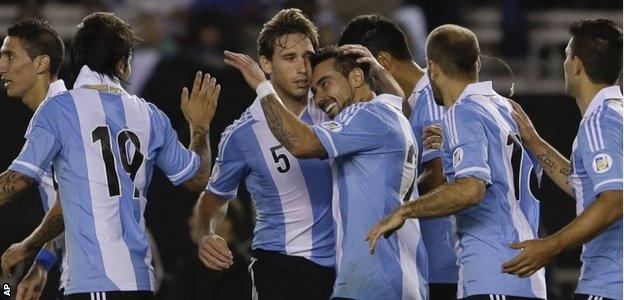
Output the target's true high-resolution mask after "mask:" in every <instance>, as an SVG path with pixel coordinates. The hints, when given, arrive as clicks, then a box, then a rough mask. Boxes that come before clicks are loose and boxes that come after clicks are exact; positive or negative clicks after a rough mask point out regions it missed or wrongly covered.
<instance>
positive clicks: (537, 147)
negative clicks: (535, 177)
mask: <svg viewBox="0 0 624 300" xmlns="http://www.w3.org/2000/svg"><path fill="white" fill-rule="evenodd" d="M527 148H528V149H529V151H531V152H532V153H533V154H534V155H535V156H536V157H537V159H538V160H539V162H540V164H541V165H542V168H544V171H545V172H546V174H547V175H548V177H550V179H551V180H552V181H553V182H555V184H557V186H559V188H560V189H562V190H563V191H565V192H566V193H567V194H568V195H570V196H572V197H574V194H573V191H572V188H571V187H570V175H572V164H571V163H570V161H569V160H567V159H566V158H565V157H564V156H563V155H561V153H559V152H558V151H557V150H556V149H555V148H554V147H553V146H551V145H549V144H548V143H547V142H546V141H544V140H543V139H541V138H539V139H537V140H535V141H534V142H532V143H531V144H530V145H529V144H527Z"/></svg>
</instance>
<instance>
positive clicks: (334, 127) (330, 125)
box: [322, 121, 342, 132]
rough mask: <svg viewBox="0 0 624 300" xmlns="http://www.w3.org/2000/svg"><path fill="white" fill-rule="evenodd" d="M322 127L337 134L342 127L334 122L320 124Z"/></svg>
mask: <svg viewBox="0 0 624 300" xmlns="http://www.w3.org/2000/svg"><path fill="white" fill-rule="evenodd" d="M322 125H323V127H325V128H327V129H329V130H331V131H333V132H339V131H340V130H342V125H340V123H338V122H336V121H329V122H325V123H323V124H322Z"/></svg>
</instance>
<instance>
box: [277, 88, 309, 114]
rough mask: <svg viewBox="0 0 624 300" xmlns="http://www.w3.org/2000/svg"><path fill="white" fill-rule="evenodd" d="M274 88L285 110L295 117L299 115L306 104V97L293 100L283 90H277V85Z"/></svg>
mask: <svg viewBox="0 0 624 300" xmlns="http://www.w3.org/2000/svg"><path fill="white" fill-rule="evenodd" d="M274 87H275V92H276V93H277V96H278V97H279V98H280V99H281V100H282V103H284V106H286V109H288V110H289V111H290V112H292V113H293V114H295V115H297V116H299V115H301V112H302V111H303V110H304V109H305V107H306V105H307V104H308V101H306V100H307V97H308V96H307V95H304V96H303V97H301V98H294V97H292V96H291V95H289V94H288V93H286V92H285V91H284V90H283V89H281V88H279V87H278V86H277V85H274Z"/></svg>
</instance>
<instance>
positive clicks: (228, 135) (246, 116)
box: [219, 109, 258, 148]
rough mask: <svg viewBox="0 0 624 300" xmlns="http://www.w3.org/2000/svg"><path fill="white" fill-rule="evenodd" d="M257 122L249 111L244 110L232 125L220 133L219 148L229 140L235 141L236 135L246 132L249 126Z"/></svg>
mask: <svg viewBox="0 0 624 300" xmlns="http://www.w3.org/2000/svg"><path fill="white" fill-rule="evenodd" d="M256 122H258V120H256V119H255V118H254V117H253V115H252V113H251V110H250V109H247V110H245V111H244V112H243V113H242V114H241V116H240V117H239V118H238V119H236V120H234V122H232V124H230V125H228V126H227V127H226V128H225V129H224V130H223V132H222V133H221V140H220V142H219V148H222V147H223V146H224V145H226V144H228V142H229V141H230V140H231V139H233V138H234V139H236V138H237V136H238V135H240V134H241V133H243V132H246V129H249V128H250V127H251V125H253V124H254V123H256Z"/></svg>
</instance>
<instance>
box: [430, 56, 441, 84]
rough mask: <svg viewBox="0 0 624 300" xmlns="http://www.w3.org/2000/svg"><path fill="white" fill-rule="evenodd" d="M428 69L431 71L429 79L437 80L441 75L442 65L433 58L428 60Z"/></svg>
mask: <svg viewBox="0 0 624 300" xmlns="http://www.w3.org/2000/svg"><path fill="white" fill-rule="evenodd" d="M427 70H428V71H429V80H433V81H435V80H436V79H437V77H438V76H439V72H440V67H439V66H438V64H436V63H435V62H434V61H433V60H430V59H429V60H427Z"/></svg>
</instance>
